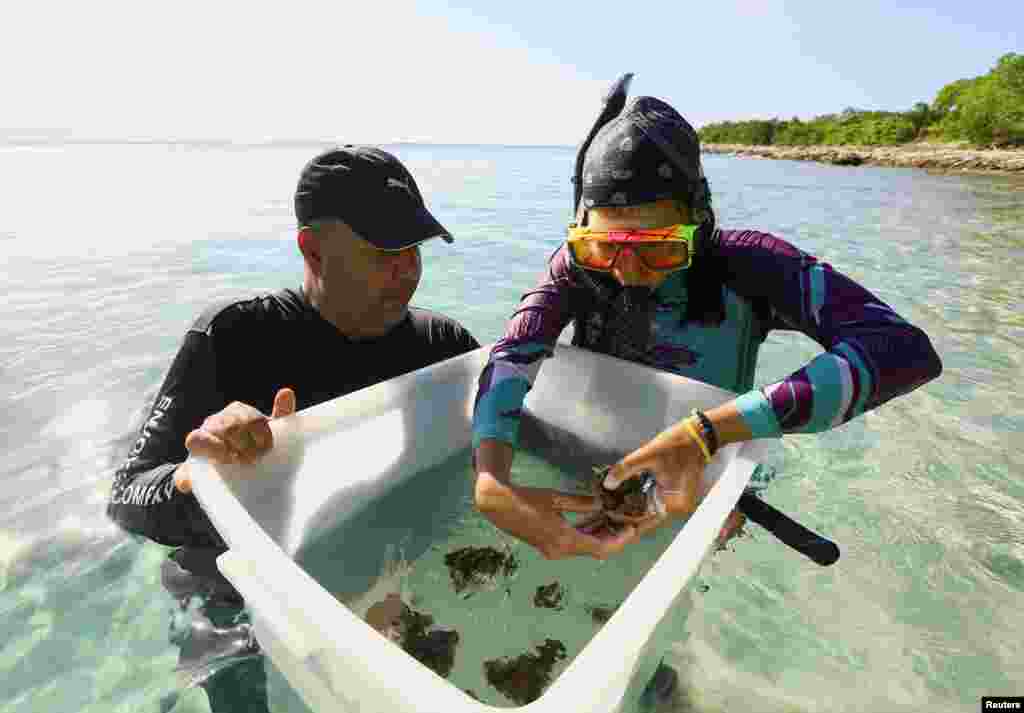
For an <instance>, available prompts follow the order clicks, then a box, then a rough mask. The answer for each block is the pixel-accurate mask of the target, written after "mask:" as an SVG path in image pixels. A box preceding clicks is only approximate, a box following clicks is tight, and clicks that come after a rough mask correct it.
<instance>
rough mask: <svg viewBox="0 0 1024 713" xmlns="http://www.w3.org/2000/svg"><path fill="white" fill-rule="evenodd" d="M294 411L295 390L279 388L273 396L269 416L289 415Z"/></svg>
mask: <svg viewBox="0 0 1024 713" xmlns="http://www.w3.org/2000/svg"><path fill="white" fill-rule="evenodd" d="M293 413H295V392H294V391H292V390H291V389H287V388H285V389H281V390H279V391H278V392H277V394H276V395H275V396H274V410H273V411H271V412H270V417H271V418H281V417H282V416H291V415H292V414H293Z"/></svg>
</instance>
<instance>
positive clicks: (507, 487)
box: [475, 472, 636, 559]
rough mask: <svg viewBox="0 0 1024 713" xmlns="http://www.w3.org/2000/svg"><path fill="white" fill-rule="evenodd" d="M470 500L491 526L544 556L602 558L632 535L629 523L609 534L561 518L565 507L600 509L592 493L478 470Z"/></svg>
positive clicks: (584, 510)
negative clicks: (517, 480) (527, 483)
mask: <svg viewBox="0 0 1024 713" xmlns="http://www.w3.org/2000/svg"><path fill="white" fill-rule="evenodd" d="M475 500H476V506H477V509H478V510H479V511H480V512H481V513H482V514H483V515H484V516H485V517H486V518H487V519H488V520H490V521H491V522H492V523H494V525H495V526H497V527H498V528H500V529H502V530H504V531H505V532H507V533H509V534H510V535H512V536H513V537H516V538H517V539H520V540H522V541H523V542H525V543H527V544H528V545H530V546H532V547H533V548H534V549H536V550H537V551H538V552H540V553H541V555H543V556H544V558H545V559H565V558H567V557H578V556H581V555H585V556H590V557H594V558H596V559H606V558H607V557H610V556H612V555H614V554H616V553H618V552H621V551H622V549H623V548H624V547H625V546H626V545H627V544H629V542H631V541H632V540H633V539H635V537H636V530H635V528H634V527H633V526H632V525H626V526H624V527H623V528H621V529H620V530H618V531H617V532H614V533H613V532H604V533H593V534H591V533H587V532H583V531H581V530H578V529H576V528H575V527H574V526H573V525H572V524H571V523H570V522H569V521H568V520H566V518H565V515H564V513H567V512H575V513H597V512H599V511H600V510H601V501H600V499H598V498H597V497H595V496H592V495H581V494H577V493H563V492H559V491H557V490H549V489H547V488H529V487H520V486H516V485H512V484H510V483H507V482H502V481H500V480H498V479H497V478H495V477H493V476H492V475H490V474H489V473H487V472H479V473H478V474H477V480H476V489H475Z"/></svg>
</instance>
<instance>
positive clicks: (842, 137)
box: [698, 52, 1024, 146]
mask: <svg viewBox="0 0 1024 713" xmlns="http://www.w3.org/2000/svg"><path fill="white" fill-rule="evenodd" d="M698 133H699V134H700V139H701V142H702V143H713V144H751V145H770V144H776V145H780V146H809V145H820V144H824V145H845V144H860V145H871V146H881V145H889V144H903V143H908V142H911V141H919V140H924V141H934V142H943V141H966V142H968V143H971V144H974V145H977V146H1024V55H1022V54H1015V53H1012V52H1011V53H1010V54H1006V55H1003V56H1002V57H1000V58H999V60H998V62H997V63H996V65H995V66H994V67H993V68H992V69H991V70H989V72H988V73H987V74H985V75H983V76H980V77H975V78H973V79H958V80H956V81H955V82H950V83H949V84H947V85H946V86H944V87H943V88H942V89H940V90H939V93H938V94H937V95H936V96H935V99H934V100H932V102H931V103H930V104H928V103H926V102H918V103H916V104H914V106H913V107H911V108H910V109H909V110H907V111H864V110H861V109H855V108H852V107H851V108H847V109H845V110H843V111H842V112H841V113H839V114H824V115H822V116H816V117H814V118H813V119H810V120H808V121H801V120H800V119H799V118H797V117H793V118H792V119H790V120H789V121H786V120H784V119H754V120H750V121H722V122H717V123H713V124H707V125H705V126H704V127H702V128H701V129H700V131H699V132H698Z"/></svg>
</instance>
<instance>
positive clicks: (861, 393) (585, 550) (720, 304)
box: [473, 75, 942, 688]
mask: <svg viewBox="0 0 1024 713" xmlns="http://www.w3.org/2000/svg"><path fill="white" fill-rule="evenodd" d="M630 77H631V75H626V77H624V78H623V80H620V83H619V85H618V86H617V87H616V88H615V89H613V91H612V92H611V93H610V94H609V97H608V100H606V108H605V111H604V112H603V113H602V116H601V117H600V118H599V119H598V121H597V122H596V124H595V126H594V127H593V129H592V130H591V132H590V134H589V136H588V137H587V138H586V140H585V141H584V142H583V145H582V146H581V148H580V151H579V155H578V157H577V163H576V175H575V201H574V206H573V208H574V211H575V221H574V222H573V223H572V224H571V225H570V226H569V229H568V233H567V236H566V237H567V239H566V241H565V242H564V243H563V244H562V245H561V246H560V247H559V248H558V250H557V251H556V252H555V253H554V254H553V255H552V256H551V257H550V258H549V260H548V264H547V267H546V269H545V270H544V273H543V275H542V277H541V279H540V281H539V283H538V285H537V286H536V287H535V288H534V289H532V290H530V291H529V292H527V293H526V294H524V295H523V297H522V299H521V301H520V304H519V306H518V308H517V309H516V310H515V312H514V313H513V315H512V317H511V319H510V321H509V322H508V324H507V326H506V329H505V334H504V337H503V338H502V339H500V340H499V341H498V342H497V343H496V344H495V345H494V347H493V348H492V350H491V353H490V358H489V360H488V363H487V365H486V367H485V368H484V370H483V372H482V374H481V376H480V380H479V388H478V392H477V397H476V403H475V408H474V415H473V448H474V454H473V455H474V464H475V470H476V484H475V503H476V506H477V508H478V509H479V511H480V512H481V513H483V514H484V515H485V516H486V517H487V518H489V519H490V520H491V522H492V523H493V524H494V525H496V526H497V527H499V528H501V529H502V530H504V531H506V532H508V533H509V534H511V535H513V536H515V537H517V538H519V539H521V540H523V541H524V542H526V543H528V544H530V545H532V546H533V547H534V548H536V549H537V550H538V551H539V552H540V553H541V554H542V555H543V556H544V557H547V558H549V559H560V558H565V557H574V556H580V555H585V556H591V557H596V558H606V557H609V556H611V555H614V554H616V553H619V552H622V551H623V550H624V549H625V548H626V547H627V546H628V545H629V544H630V543H632V542H634V541H635V540H636V539H637V538H638V537H640V536H642V535H644V534H646V533H648V532H650V531H652V530H654V529H656V528H659V527H662V526H664V525H665V524H667V523H669V522H670V521H672V520H677V519H680V518H686V517H688V516H689V515H690V514H692V513H693V512H694V511H695V510H696V508H697V506H698V505H699V503H700V501H701V499H702V498H703V497H704V495H705V494H706V488H705V486H704V485H703V480H702V474H703V471H704V468H705V466H706V465H707V464H708V463H710V462H711V461H712V459H714V458H715V454H716V452H717V451H718V450H719V449H721V448H722V447H723V446H726V445H728V444H730V443H736V442H740V441H746V440H750V439H754V438H779V437H781V436H783V435H786V434H796V433H815V432H820V431H825V430H828V429H831V428H835V427H837V426H840V425H842V424H844V423H846V422H847V421H849V420H850V419H852V418H855V417H857V416H860V415H861V414H863V413H865V412H867V411H870V410H871V409H874V408H877V407H879V406H881V405H882V404H884V403H886V402H887V401H889V400H890V399H892V398H895V397H897V396H900V395H903V394H906V393H908V392H910V391H913V390H914V389H916V388H918V387H919V386H921V385H922V384H924V383H926V382H928V381H930V380H932V379H934V378H936V377H937V376H938V375H939V374H940V372H941V369H942V365H941V362H940V360H939V357H938V355H937V354H936V352H935V350H934V349H933V348H932V345H931V342H930V341H929V339H928V337H927V335H926V334H925V333H924V332H923V331H922V330H921V329H919V328H918V327H915V326H914V325H912V324H910V323H909V322H907V320H905V319H904V318H903V317H901V316H900V315H898V314H897V313H896V312H895V311H894V310H893V309H892V308H891V307H890V306H889V305H887V304H885V303H884V302H882V301H881V300H880V299H878V298H877V297H876V296H875V295H873V294H872V293H871V292H869V291H868V290H867V289H866V288H864V287H862V286H861V285H859V284H857V283H856V282H855V281H853V280H852V279H850V278H849V277H847V276H845V275H843V274H842V273H840V272H838V271H836V270H834V269H833V268H832V266H830V265H829V264H827V263H824V262H821V261H819V260H818V259H817V258H815V257H814V256H812V255H809V254H807V253H805V252H803V251H801V250H800V249H798V248H796V247H795V246H793V245H792V244H790V243H789V242H787V241H785V240H783V239H781V238H779V237H777V236H774V235H771V234H768V233H764V232H760V231H756V230H728V229H723V228H719V226H718V224H717V221H716V216H715V213H714V211H713V209H712V200H711V190H710V186H709V184H708V181H707V179H706V178H705V176H704V171H703V168H702V165H701V159H700V143H699V140H698V137H697V133H696V132H695V131H694V129H693V128H692V127H691V126H690V124H689V123H687V122H686V120H685V119H684V118H683V117H682V116H680V115H679V113H678V112H677V111H676V110H675V109H673V108H672V107H671V106H669V105H668V104H666V103H665V102H663V101H661V100H659V99H655V98H653V97H638V98H636V99H634V100H633V101H632V102H630V103H629V104H628V106H626V107H625V108H624V109H623V104H624V103H625V88H626V86H627V85H628V80H629V78H630ZM616 99H618V101H619V102H621V103H618V104H616V101H615V100H616ZM570 323H572V324H573V326H574V335H573V340H572V343H573V344H574V345H576V346H578V347H582V348H584V349H589V350H593V351H596V352H600V353H602V354H608V355H611V356H615V357H618V358H621V359H626V360H629V361H633V362H638V363H641V364H646V365H649V366H652V367H654V368H657V369H662V370H665V371H668V372H671V373H673V374H680V375H682V376H686V377H689V378H692V379H696V380H699V381H703V382H706V383H709V384H713V385H715V386H718V387H721V388H724V389H728V390H730V391H733V392H735V393H738V394H739V396H737V397H736V398H735V399H733V400H731V401H729V402H727V403H725V404H722V405H720V406H718V407H716V408H714V409H711V410H709V411H707V412H706V413H702V412H696V413H694V414H693V415H692V416H691V417H689V418H686V419H684V420H683V421H681V422H679V423H676V424H674V425H671V426H669V427H668V428H666V429H665V430H664V431H662V432H661V433H658V434H652V436H653V438H652V439H651V440H650V441H648V442H647V443H645V444H643V445H641V446H640V447H639V448H637V449H636V450H635V451H633V452H632V453H629V454H627V455H625V457H623V458H622V459H621V460H619V461H618V462H616V463H615V464H614V465H613V466H612V468H611V469H610V471H609V473H608V475H607V477H606V479H605V485H606V486H607V487H608V488H611V489H614V488H617V487H618V486H619V485H620V484H621V483H623V482H624V481H626V480H628V479H630V478H633V477H634V476H638V475H640V474H641V473H643V472H645V471H647V472H650V473H653V474H654V476H655V478H656V481H657V485H656V491H657V495H658V496H659V499H660V501H661V503H662V504H663V508H661V509H660V512H655V513H653V514H651V515H649V516H647V517H646V518H644V519H642V520H640V521H636V522H626V523H623V526H622V527H621V528H601V529H598V530H595V531H584V529H585V528H579V527H574V526H573V525H572V524H570V522H569V521H568V520H567V519H566V518H565V517H564V515H563V513H565V512H592V510H593V505H592V501H593V498H592V496H586V495H578V494H571V493H563V492H558V491H555V490H549V489H541V488H527V487H521V486H518V485H516V484H515V483H514V482H512V479H511V477H510V474H511V468H512V461H513V454H514V449H515V447H516V445H517V442H518V436H519V427H520V421H521V418H522V407H523V403H524V399H525V397H526V394H527V392H529V390H530V388H531V387H532V385H533V383H534V380H535V379H536V377H537V374H538V371H539V370H540V368H541V365H542V364H543V362H544V360H545V359H548V358H551V357H555V358H557V353H556V350H555V342H556V340H557V339H558V338H559V336H560V335H561V333H562V331H563V330H564V329H565V328H566V327H567V326H568V325H569V324H570ZM773 330H789V331H798V332H801V333H802V334H804V335H806V336H807V337H809V338H810V339H813V340H814V341H816V342H817V343H818V344H819V345H820V346H821V347H822V349H823V350H824V351H823V353H821V354H819V355H818V356H816V357H815V358H814V359H813V360H812V361H810V362H809V363H807V364H804V365H803V366H801V367H799V368H798V369H797V370H796V371H794V372H793V373H792V374H791V375H790V376H788V377H787V378H785V379H783V380H781V381H778V382H776V383H773V384H768V385H765V386H762V387H760V388H758V387H755V386H754V374H755V369H756V366H757V357H758V350H759V347H760V345H761V344H762V342H763V341H764V340H765V338H766V337H767V335H768V334H769V333H770V332H772V331H773ZM567 397H568V398H571V395H567ZM757 485H758V486H763V485H764V483H758V484H757ZM742 521H743V518H742V516H741V515H740V514H739V513H738V512H735V511H734V512H733V513H732V515H730V520H729V522H728V523H727V525H726V528H725V532H724V535H726V536H728V535H730V534H732V533H735V532H736V531H737V530H738V528H739V527H741V526H742ZM664 669H665V667H662V668H661V669H659V674H661V673H663V672H664ZM665 679H666V677H665V676H662V677H661V680H660V681H659V677H658V675H656V676H655V680H654V682H653V685H654V686H655V687H658V686H662V687H664V688H671V681H669V683H667V684H666V683H665Z"/></svg>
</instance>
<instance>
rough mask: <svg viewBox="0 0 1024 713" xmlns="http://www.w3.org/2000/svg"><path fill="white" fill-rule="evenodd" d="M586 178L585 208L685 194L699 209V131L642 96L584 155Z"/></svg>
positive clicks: (701, 184)
mask: <svg viewBox="0 0 1024 713" xmlns="http://www.w3.org/2000/svg"><path fill="white" fill-rule="evenodd" d="M582 180H583V191H582V196H581V198H582V201H583V207H584V208H594V207H598V206H620V205H637V204H639V203H650V202H653V201H656V200H661V199H663V198H680V199H683V200H685V201H687V202H688V203H689V204H690V207H691V208H692V209H695V210H697V211H699V210H700V209H701V208H702V207H703V206H704V204H705V202H706V200H707V196H706V195H704V194H705V193H706V191H707V183H706V181H705V180H704V170H703V168H702V167H701V162H700V140H699V139H698V137H697V132H696V131H694V129H693V127H692V126H690V124H689V123H688V122H687V121H686V119H684V118H683V117H682V116H680V115H679V113H678V112H677V111H676V110H675V109H673V108H672V107H671V106H669V105H668V104H666V103H665V102H663V101H661V100H660V99H655V98H654V97H637V98H636V99H634V100H633V101H632V102H630V104H629V105H628V106H627V107H626V108H625V109H623V111H622V113H621V114H619V115H618V116H616V117H615V118H614V119H612V120H611V121H609V122H608V123H607V124H606V125H604V126H603V127H601V130H600V131H598V133H597V135H596V136H595V137H594V140H593V142H592V143H591V144H590V146H589V148H587V152H586V154H585V155H584V158H583V171H582ZM695 199H696V200H695ZM698 220H699V218H698Z"/></svg>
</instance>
